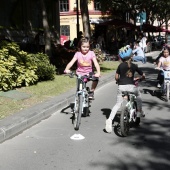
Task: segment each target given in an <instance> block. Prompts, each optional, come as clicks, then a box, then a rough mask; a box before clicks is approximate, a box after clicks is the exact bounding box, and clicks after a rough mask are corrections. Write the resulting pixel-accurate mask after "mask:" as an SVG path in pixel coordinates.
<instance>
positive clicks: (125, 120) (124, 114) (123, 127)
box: [120, 100, 130, 136]
mask: <svg viewBox="0 0 170 170" xmlns="http://www.w3.org/2000/svg"><path fill="white" fill-rule="evenodd" d="M126 104H127V101H125V100H124V101H123V103H122V106H121V115H120V131H121V134H122V136H128V133H129V128H130V122H129V118H130V114H129V111H128V109H127V107H126Z"/></svg>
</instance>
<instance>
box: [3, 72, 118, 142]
mask: <svg viewBox="0 0 170 170" xmlns="http://www.w3.org/2000/svg"><path fill="white" fill-rule="evenodd" d="M114 73H115V70H114V71H113V72H111V73H108V74H107V75H104V76H103V77H101V78H100V81H99V84H98V86H97V89H96V91H97V90H98V88H99V87H102V86H104V85H105V84H107V83H109V82H111V81H112V80H114ZM74 94H75V89H72V90H70V91H69V92H66V93H64V94H61V95H59V96H56V97H54V98H53V99H50V100H48V101H45V102H43V103H40V104H37V105H35V106H33V107H31V108H28V109H26V110H23V111H20V112H18V113H16V114H14V115H12V116H9V117H7V118H5V119H3V120H0V143H2V142H4V141H6V140H7V139H10V138H12V137H14V136H16V135H18V134H20V133H21V132H23V131H24V130H26V129H28V128H29V127H31V126H33V125H35V124H37V123H39V122H41V121H42V120H44V119H47V118H48V117H50V116H51V115H52V114H53V113H55V112H56V111H58V110H60V109H62V108H63V107H64V106H66V105H69V104H70V103H71V101H73V100H74ZM11 122H12V123H11Z"/></svg>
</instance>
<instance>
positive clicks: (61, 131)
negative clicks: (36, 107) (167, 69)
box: [0, 63, 170, 170]
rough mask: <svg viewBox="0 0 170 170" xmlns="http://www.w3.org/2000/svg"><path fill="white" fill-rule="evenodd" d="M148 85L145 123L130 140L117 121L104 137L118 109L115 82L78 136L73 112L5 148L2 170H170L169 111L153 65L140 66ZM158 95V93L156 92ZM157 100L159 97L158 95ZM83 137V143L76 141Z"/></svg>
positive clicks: (0, 148)
mask: <svg viewBox="0 0 170 170" xmlns="http://www.w3.org/2000/svg"><path fill="white" fill-rule="evenodd" d="M139 66H140V67H142V69H143V70H144V72H145V73H146V76H147V79H146V81H145V82H142V83H141V85H140V86H141V87H140V89H141V91H142V92H143V89H144V92H145V93H143V94H142V99H143V109H144V111H145V113H146V117H145V118H143V119H142V122H141V125H140V127H138V128H131V129H130V134H129V136H128V137H121V136H120V135H119V133H118V131H117V128H116V124H117V120H118V119H115V123H114V127H113V129H114V131H113V132H112V134H107V133H105V132H104V131H103V129H104V126H105V120H106V117H107V116H108V115H109V113H110V111H111V109H112V107H113V105H114V104H115V99H116V92H117V85H116V84H115V82H114V81H112V82H110V83H107V84H106V85H105V86H103V87H100V88H98V90H97V91H96V93H95V100H94V101H93V102H92V105H91V108H90V111H91V116H90V117H86V118H82V124H81V126H80V130H79V131H75V130H74V129H73V125H72V122H71V113H70V108H67V106H65V107H64V108H63V110H59V111H57V112H55V113H54V114H53V115H52V116H51V117H49V118H48V119H45V120H43V121H41V122H40V123H39V124H36V125H35V126H33V127H31V128H29V129H27V130H26V131H24V132H23V133H21V134H19V135H18V136H16V137H14V138H12V139H10V140H7V141H5V142H4V143H2V144H0V153H1V164H0V169H2V170H53V169H55V170H70V169H72V170H142V169H145V170H168V169H170V162H169V158H170V152H169V151H170V149H169V148H170V147H169V146H170V124H169V120H170V114H169V111H170V106H169V103H168V102H165V101H164V100H163V99H162V98H160V97H159V95H156V96H155V95H154V93H153V91H154V90H158V89H157V88H156V87H155V85H156V82H155V80H156V71H155V70H154V66H153V65H152V64H150V63H147V64H145V65H143V64H139ZM157 92H158V91H157ZM156 94H158V93H156ZM74 134H81V135H83V136H84V137H85V139H83V140H72V139H70V137H71V136H72V135H74Z"/></svg>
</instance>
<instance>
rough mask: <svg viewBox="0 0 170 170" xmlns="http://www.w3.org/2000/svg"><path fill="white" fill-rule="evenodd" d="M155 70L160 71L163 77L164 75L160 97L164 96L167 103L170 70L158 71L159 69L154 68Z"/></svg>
mask: <svg viewBox="0 0 170 170" xmlns="http://www.w3.org/2000/svg"><path fill="white" fill-rule="evenodd" d="M155 69H158V70H161V71H162V72H163V75H164V81H163V83H162V85H161V88H160V90H161V94H162V95H166V99H167V101H169V97H170V95H169V92H170V89H169V88H170V70H164V69H159V68H155Z"/></svg>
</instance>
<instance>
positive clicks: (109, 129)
mask: <svg viewBox="0 0 170 170" xmlns="http://www.w3.org/2000/svg"><path fill="white" fill-rule="evenodd" d="M105 130H106V132H107V133H111V132H112V120H111V119H107V120H106V127H105Z"/></svg>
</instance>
